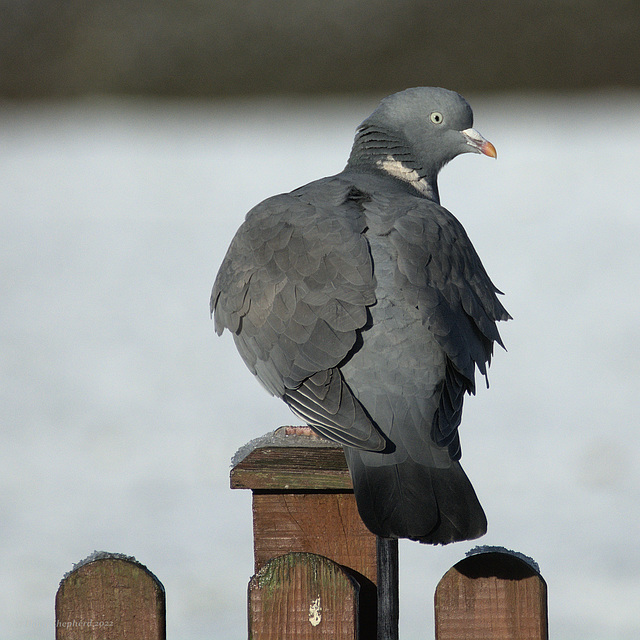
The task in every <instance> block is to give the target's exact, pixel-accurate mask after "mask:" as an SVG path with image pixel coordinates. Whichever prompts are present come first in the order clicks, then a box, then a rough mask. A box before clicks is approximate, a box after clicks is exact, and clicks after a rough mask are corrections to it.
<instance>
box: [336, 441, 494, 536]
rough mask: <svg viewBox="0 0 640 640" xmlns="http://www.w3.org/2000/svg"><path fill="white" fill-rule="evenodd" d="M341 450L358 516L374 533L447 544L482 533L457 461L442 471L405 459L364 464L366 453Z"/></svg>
mask: <svg viewBox="0 0 640 640" xmlns="http://www.w3.org/2000/svg"><path fill="white" fill-rule="evenodd" d="M345 453H346V456H347V461H348V464H349V469H350V471H351V476H352V479H353V485H354V492H355V497H356V502H357V504H358V511H359V512H360V517H361V518H362V520H363V522H364V523H365V525H366V526H367V528H368V529H369V530H370V531H372V532H373V533H375V534H376V535H378V536H380V537H382V538H410V539H412V540H417V541H419V542H424V543H429V544H448V543H450V542H459V541H462V540H473V539H475V538H479V537H480V536H482V535H484V534H485V533H486V531H487V519H486V517H485V514H484V511H483V510H482V507H481V506H480V502H479V501H478V498H477V496H476V493H475V491H474V489H473V487H472V486H471V482H469V479H468V478H467V476H466V474H465V472H464V471H463V470H462V467H461V466H460V463H459V462H452V463H451V466H450V467H448V468H446V469H440V468H433V467H427V466H424V465H421V464H418V463H416V462H414V461H413V460H411V459H407V460H405V461H404V462H401V463H398V464H392V465H387V466H370V465H365V463H364V461H363V456H367V455H369V456H370V455H372V454H370V453H367V452H362V451H358V450H355V449H352V448H351V447H345ZM373 455H375V454H373Z"/></svg>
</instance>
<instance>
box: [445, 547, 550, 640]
mask: <svg viewBox="0 0 640 640" xmlns="http://www.w3.org/2000/svg"><path fill="white" fill-rule="evenodd" d="M435 622H436V640H489V639H491V640H547V639H548V625H547V586H546V583H545V581H544V580H543V579H542V576H541V575H540V574H539V573H538V571H537V569H536V568H535V567H534V566H533V564H532V563H530V562H528V561H525V560H524V559H522V557H518V555H517V554H513V553H510V552H506V551H503V550H501V551H487V552H482V553H477V554H474V555H470V556H468V557H466V558H465V559H464V560H461V561H460V562H458V563H457V564H456V565H455V566H454V567H452V568H451V569H449V571H447V573H445V575H444V576H443V578H442V580H440V583H439V584H438V587H437V589H436V593H435Z"/></svg>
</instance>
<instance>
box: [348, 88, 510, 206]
mask: <svg viewBox="0 0 640 640" xmlns="http://www.w3.org/2000/svg"><path fill="white" fill-rule="evenodd" d="M461 153H483V154H485V155H487V156H490V157H492V158H495V157H496V155H497V154H496V150H495V147H494V146H493V145H492V144H491V143H490V142H488V141H487V140H485V139H484V138H483V137H482V136H481V135H480V134H479V133H478V132H477V131H476V130H475V129H474V128H473V112H472V111H471V107H470V106H469V103H468V102H467V101H466V100H465V99H464V98H463V97H462V96H461V95H459V94H457V93H455V92H454V91H448V90H447V89H440V88H436V87H416V88H413V89H406V90H405V91H401V92H400V93H395V94H393V95H391V96H388V97H387V98H385V99H384V100H382V102H381V103H380V104H379V106H378V108H377V109H376V110H375V111H374V112H373V113H372V114H371V115H370V116H369V117H368V118H367V119H366V120H365V121H364V122H363V123H362V124H361V125H360V126H359V127H358V130H357V132H356V136H355V140H354V143H353V148H352V150H351V155H350V157H349V162H348V164H347V168H348V169H355V170H360V171H362V170H365V171H376V172H380V171H381V172H384V173H386V174H388V175H391V176H393V177H394V178H398V179H400V180H403V181H405V182H407V183H409V184H411V185H412V186H414V187H415V188H416V189H417V190H418V191H419V192H420V193H422V194H423V195H425V196H427V197H429V198H432V199H433V200H436V201H438V187H437V177H438V173H439V171H440V169H442V167H443V166H444V165H445V164H446V163H447V162H449V161H450V160H453V158H455V157H456V156H458V155H460V154H461Z"/></svg>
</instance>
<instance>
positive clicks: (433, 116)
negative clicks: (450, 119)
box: [429, 111, 444, 124]
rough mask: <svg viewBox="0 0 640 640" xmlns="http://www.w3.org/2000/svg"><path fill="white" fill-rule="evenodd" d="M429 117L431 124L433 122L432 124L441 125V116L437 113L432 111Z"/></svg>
mask: <svg viewBox="0 0 640 640" xmlns="http://www.w3.org/2000/svg"><path fill="white" fill-rule="evenodd" d="M429 117H430V118H431V122H433V124H442V121H443V120H444V118H443V117H442V114H441V113H440V112H439V111H434V112H433V113H432V114H431V115H430V116H429Z"/></svg>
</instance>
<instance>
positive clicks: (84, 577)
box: [56, 554, 166, 640]
mask: <svg viewBox="0 0 640 640" xmlns="http://www.w3.org/2000/svg"><path fill="white" fill-rule="evenodd" d="M105 555H106V554H105ZM165 633H166V632H165V594H164V587H163V586H162V584H161V583H160V582H159V580H158V579H157V578H156V577H155V576H154V575H153V574H152V573H151V572H150V571H149V570H148V569H146V567H144V566H143V565H141V564H140V563H138V562H136V561H135V560H133V559H124V558H122V557H115V556H114V557H102V558H100V559H96V560H95V561H91V562H87V563H85V564H81V565H80V566H79V567H78V568H76V569H74V570H73V571H72V572H71V573H69V574H68V575H67V576H65V578H64V579H63V581H62V583H61V584H60V588H59V589H58V593H57V595H56V640H122V638H132V639H134V638H135V640H165Z"/></svg>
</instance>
